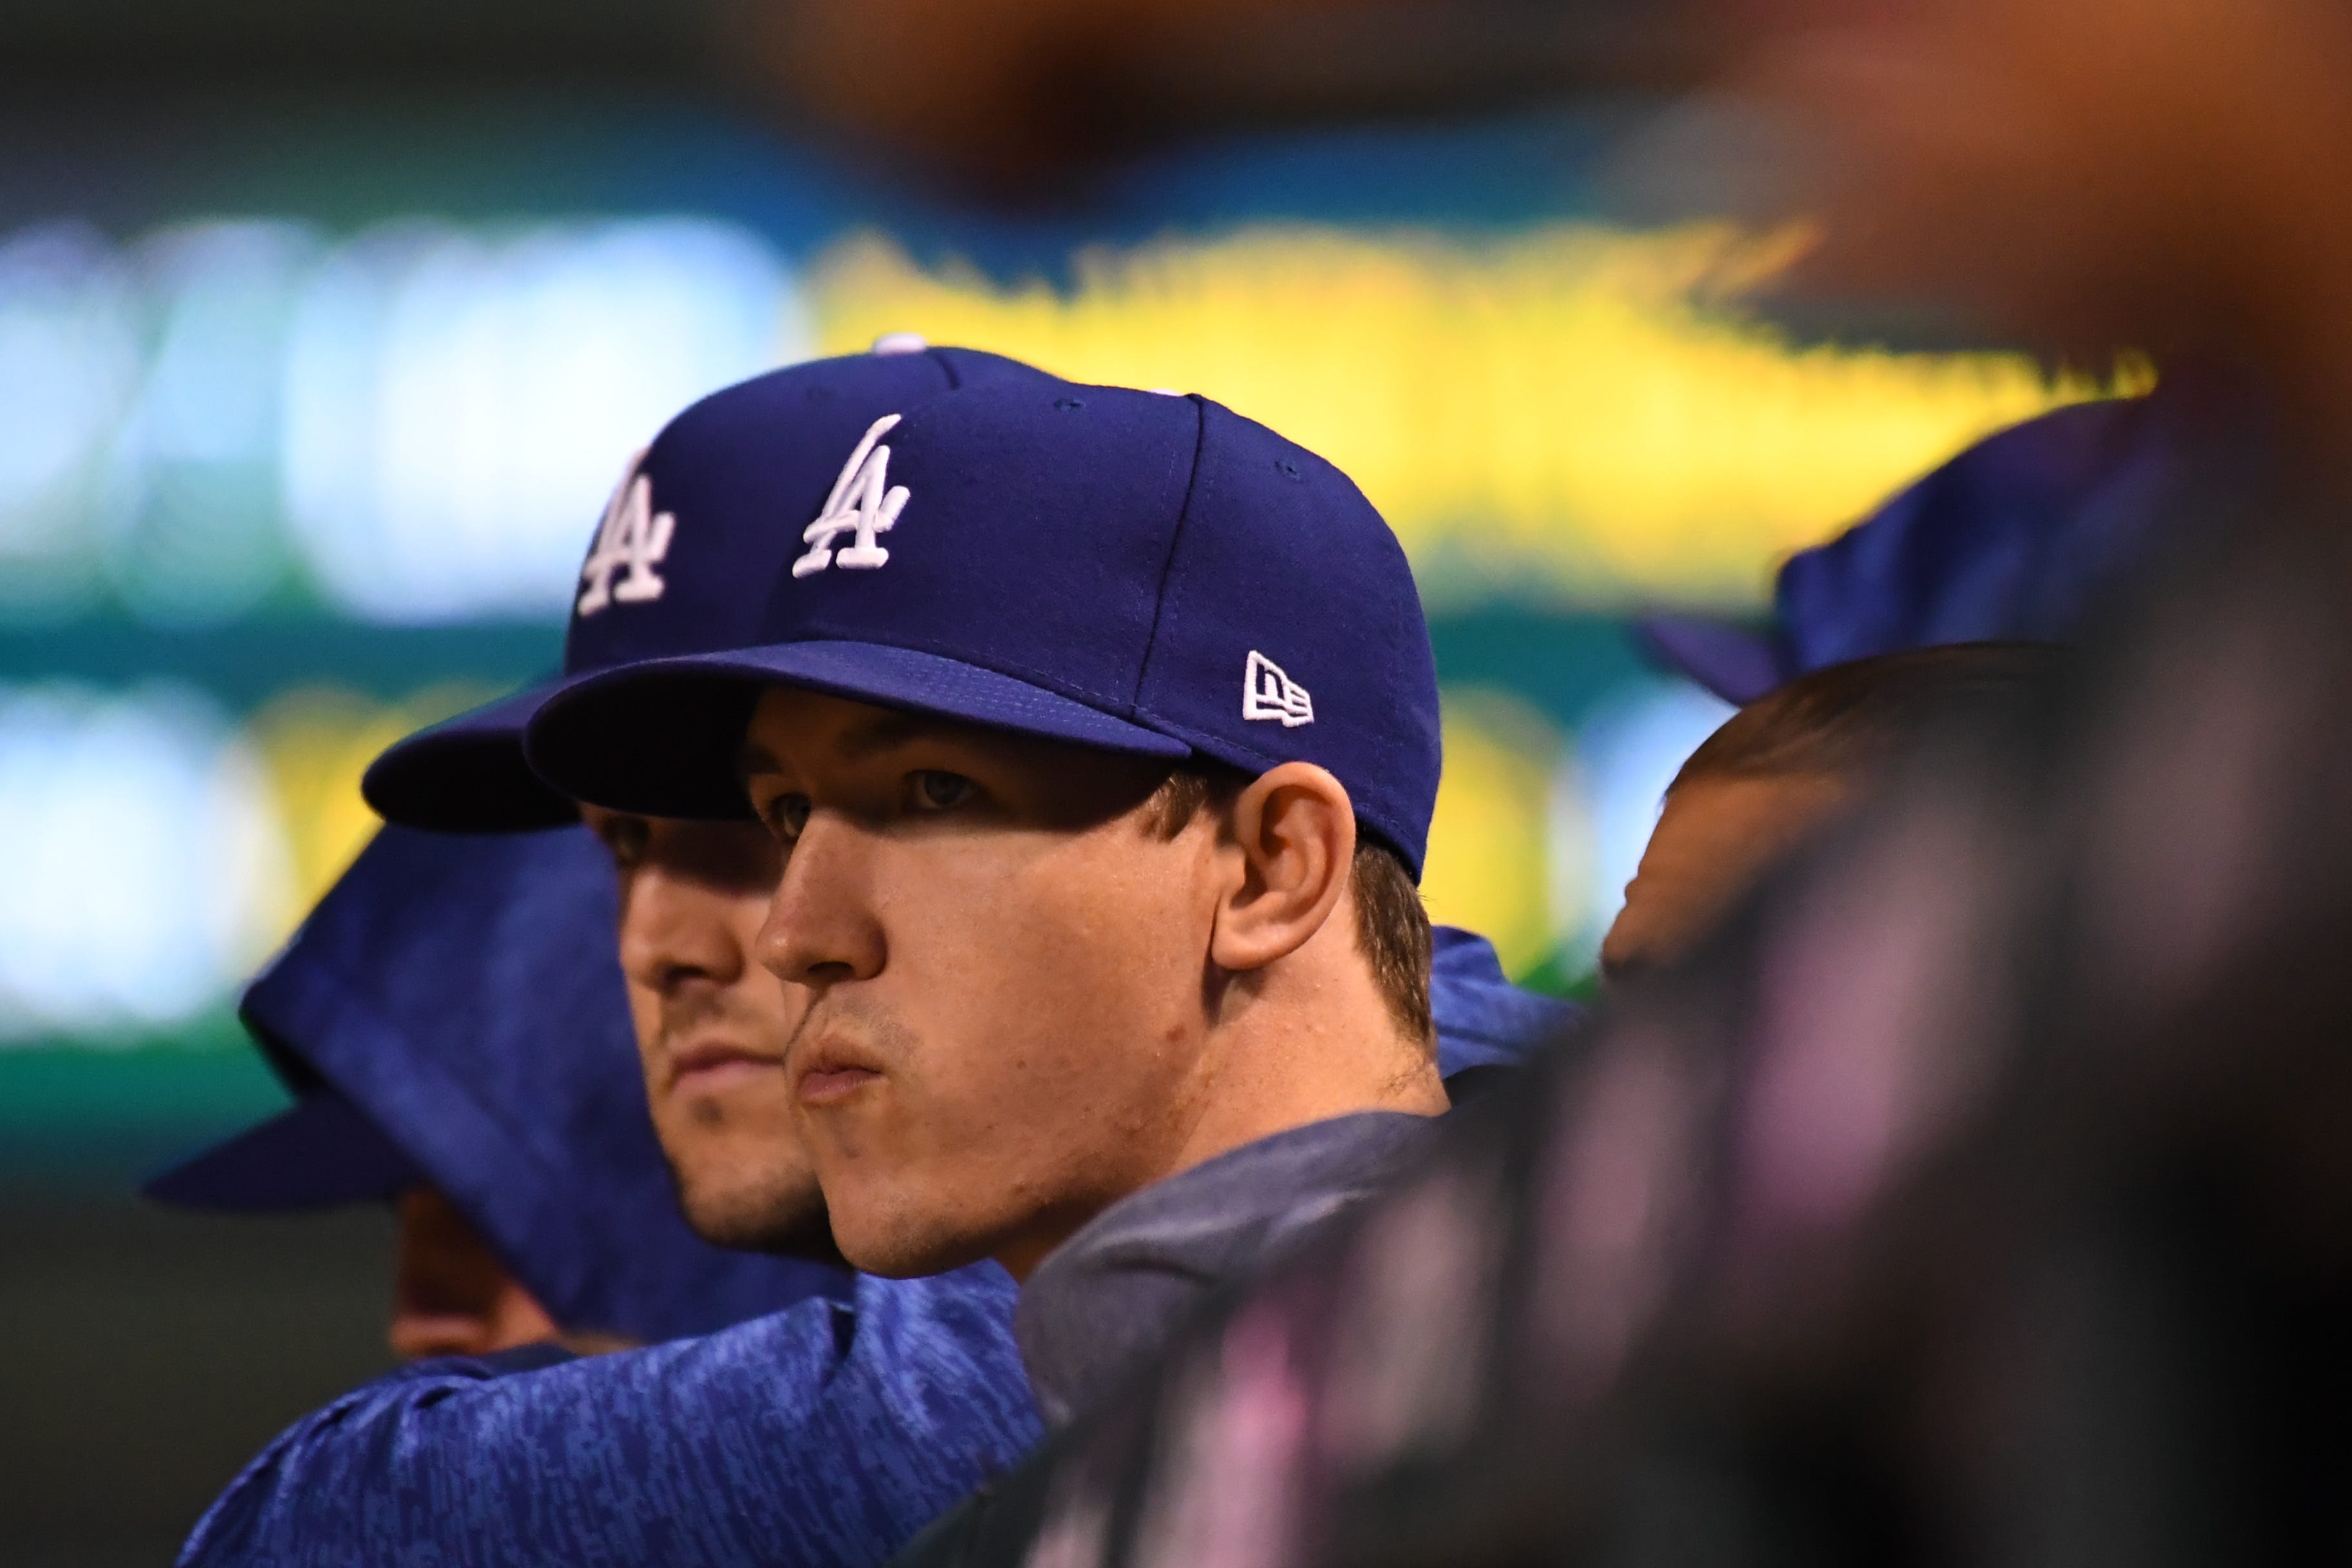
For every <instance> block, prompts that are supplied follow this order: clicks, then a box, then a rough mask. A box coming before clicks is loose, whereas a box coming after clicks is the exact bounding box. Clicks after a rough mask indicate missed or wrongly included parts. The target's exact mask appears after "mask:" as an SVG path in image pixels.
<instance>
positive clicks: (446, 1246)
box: [385, 1187, 559, 1361]
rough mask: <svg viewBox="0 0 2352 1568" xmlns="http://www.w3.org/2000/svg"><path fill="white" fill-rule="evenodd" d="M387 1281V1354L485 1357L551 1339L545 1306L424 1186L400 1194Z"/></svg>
mask: <svg viewBox="0 0 2352 1568" xmlns="http://www.w3.org/2000/svg"><path fill="white" fill-rule="evenodd" d="M394 1213H395V1215H397V1216H398V1220H399V1226H400V1234H399V1247H398V1252H397V1254H396V1257H397V1261H396V1263H395V1265H394V1272H393V1285H392V1328H391V1331H390V1332H389V1333H388V1334H387V1335H386V1336H385V1337H386V1338H387V1339H389V1340H390V1341H391V1342H392V1353H393V1354H394V1355H396V1356H399V1357H401V1358H402V1359H403V1360H404V1361H414V1360H416V1359H417V1358H419V1357H422V1356H435V1355H488V1354H489V1353H491V1352H493V1351H506V1350H512V1349H514V1348H515V1347H516V1346H518V1345H529V1344H537V1343H538V1342H540V1341H541V1340H551V1339H554V1338H556V1337H557V1334H558V1333H559V1330H558V1329H557V1327H556V1325H555V1322H554V1321H553V1320H552V1319H551V1318H549V1317H548V1315H547V1310H546V1309H545V1308H544V1307H541V1305H540V1304H539V1302H538V1301H537V1300H534V1299H533V1298H532V1296H531V1293H530V1291H529V1290H526V1289H523V1287H522V1284H521V1282H520V1280H518V1279H515V1277H514V1276H513V1275H511V1274H509V1273H508V1272H507V1270H506V1266H505V1265H504V1264H502V1263H500V1262H499V1260H498V1258H497V1256H496V1255H495V1254H494V1253H492V1252H491V1251H490V1248H489V1245H488V1243H487V1242H485V1241H483V1239H482V1238H481V1237H480V1235H479V1234H478V1232H476V1230H475V1229H474V1227H473V1226H471V1225H469V1224H467V1221H466V1216H465V1215H462V1214H459V1213H458V1212H457V1205H454V1204H452V1203H450V1201H449V1200H448V1199H447V1198H446V1197H443V1196H442V1195H441V1194H439V1193H437V1192H435V1191H434V1190H433V1189H432V1188H430V1187H417V1188H415V1189H413V1190H411V1191H409V1192H406V1193H403V1194H401V1195H400V1199H399V1201H398V1203H397V1204H395V1205H394Z"/></svg>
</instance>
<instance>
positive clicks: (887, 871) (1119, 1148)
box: [744, 690, 1219, 1275]
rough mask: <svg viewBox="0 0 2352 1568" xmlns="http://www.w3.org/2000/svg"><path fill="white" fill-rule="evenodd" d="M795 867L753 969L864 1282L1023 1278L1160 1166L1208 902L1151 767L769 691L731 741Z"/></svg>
mask: <svg viewBox="0 0 2352 1568" xmlns="http://www.w3.org/2000/svg"><path fill="white" fill-rule="evenodd" d="M744 766H745V777H746V782H747V783H748V784H749V785H750V790H751V800H752V805H754V807H755V808H756V809H757V810H758V812H759V814H760V816H761V821H762V822H763V823H765V824H767V825H768V826H769V827H770V828H771V829H772V831H773V832H774V834H775V835H776V837H777V839H778V841H779V842H780V843H782V845H783V846H784V848H785V862H784V867H783V874H782V880H781V881H780V882H779V883H778V884H777V887H776V891H775V898H774V900H773V902H772V905H771V906H770V909H769V913H768V921H767V927H766V930H765V931H763V932H762V933H761V957H762V958H763V960H764V961H765V962H766V963H768V964H769V966H770V967H771V968H772V969H773V970H774V971H775V973H777V974H778V975H780V976H782V978H784V979H785V980H786V981H788V982H790V983H791V985H792V988H793V992H794V994H796V995H797V996H799V997H801V998H803V999H804V1001H805V1004H806V1005H807V1008H808V1012H807V1016H806V1018H805V1021H804V1022H803V1025H802V1026H801V1028H800V1030H799V1031H798V1033H797V1034H795V1035H794V1037H793V1046H792V1051H791V1054H790V1058H789V1060H788V1062H787V1066H786V1075H787V1076H788V1077H789V1078H790V1079H791V1080H792V1084H793V1093H794V1096H795V1100H796V1104H797V1109H798V1110H799V1111H800V1113H801V1115H802V1118H803V1126H804V1127H805V1129H806V1132H807V1138H808V1146H809V1151H810V1154H811V1156H812V1157H813V1158H814V1161H815V1163H816V1170H817V1174H818V1176H819V1178H820V1179H821V1181H822V1182H823V1184H824V1194H825V1199H826V1203H827V1205H828V1207H829V1208H830V1210H831V1212H832V1216H833V1233H834V1237H835V1240H836V1241H838V1242H839V1243H840V1246H841V1249H842V1251H843V1253H844V1254H845V1255H846V1256H847V1257H848V1258H849V1259H850V1260H851V1261H852V1262H854V1263H856V1265H857V1266H858V1267H860V1268H866V1269H870V1270H873V1271H875V1272H877V1273H883V1274H895V1275H908V1274H919V1273H929V1272H934V1271H937V1270H939V1269H942V1268H952V1267H954V1266H957V1265H959V1264H963V1263H968V1262H971V1261H972V1260H974V1259H976V1258H982V1257H994V1258H998V1259H999V1260H1001V1261H1003V1262H1004V1263H1005V1264H1006V1265H1007V1266H1008V1267H1009V1268H1013V1270H1014V1272H1015V1273H1022V1272H1024V1271H1025V1269H1026V1268H1027V1267H1028V1266H1029V1265H1031V1264H1032V1263H1034V1261H1035V1259H1036V1258H1040V1257H1042V1256H1043V1255H1044V1254H1045V1252H1046V1251H1048V1250H1050V1249H1051V1248H1052V1247H1054V1246H1055V1244H1057V1243H1058V1242H1059V1241H1060V1240H1061V1239H1062V1238H1063V1237H1066V1235H1067V1234H1068V1233H1069V1231H1070V1230H1072V1229H1074V1228H1076V1226H1077V1225H1079V1224H1082V1223H1084V1221H1085V1220H1086V1219H1087V1218H1088V1217H1090V1216H1091V1215H1093V1214H1094V1213H1095V1212H1097V1210H1099V1209H1100V1208H1101V1207H1102V1206H1104V1205H1107V1204H1108V1203H1109V1202H1111V1201H1113V1200H1115V1199H1116V1198H1118V1197H1119V1196H1121V1195H1123V1194H1126V1193H1128V1192H1131V1191H1133V1190H1134V1189H1135V1188H1137V1187H1139V1186H1140V1185H1143V1184H1146V1183H1148V1182H1150V1180H1152V1179H1153V1178H1154V1177H1155V1176H1156V1175H1158V1174H1159V1173H1162V1172H1164V1171H1165V1170H1167V1169H1168V1168H1169V1166H1170V1163H1171V1160H1172V1158H1173V1152H1174V1150H1175V1149H1176V1148H1177V1147H1178V1146H1179V1144H1180V1143H1181V1137H1182V1129H1183V1128H1184V1127H1186V1126H1187V1125H1189V1124H1190V1122H1191V1121H1192V1117H1193V1115H1194V1114H1195V1112H1194V1108H1195V1107H1197V1105H1198V1104H1199V1103H1200V1100H1201V1099H1202V1089H1203V1087H1204V1086H1203V1085H1202V1084H1201V1083H1200V1082H1199V1081H1197V1079H1198V1076H1199V1063H1200V1062H1201V1060H1202V1055H1201V1052H1200V1046H1201V1041H1202V987H1203V984H1204V980H1205V974H1204V970H1203V963H1204V954H1205V952H1206V951H1207V947H1208V937H1209V932H1210V931H1211V928H1212V924H1213V920H1214V911H1215V909H1216V906H1217V900H1218V896H1219V893H1218V888H1217V885H1216V883H1215V881H1214V879H1213V875H1212V865H1213V862H1212V853H1213V845H1214V832H1215V830H1214V828H1213V826H1211V825H1210V824H1209V821H1208V818H1207V816H1203V818H1202V820H1201V821H1199V822H1196V823H1195V824H1194V825H1193V826H1192V827H1191V828H1188V829H1187V830H1185V831H1184V832H1183V833H1181V834H1179V835H1178V836H1177V837H1175V838H1173V839H1170V838H1168V837H1165V836H1164V835H1162V834H1160V833H1158V832H1156V831H1153V830H1152V829H1151V828H1150V827H1148V826H1146V819H1145V816H1144V814H1143V812H1142V810H1141V808H1142V807H1143V805H1144V804H1145V803H1146V802H1147V801H1148V800H1149V798H1150V795H1151V793H1152V790H1153V788H1154V787H1155V786H1156V784H1158V782H1159V780H1160V776H1161V775H1162V773H1164V772H1165V768H1164V766H1155V765H1153V764H1150V763H1138V762H1135V761H1133V760H1130V759H1126V758H1120V757H1115V756H1111V755H1108V754H1107V753H1102V752H1089V751H1085V750H1081V749H1079V748H1076V747H1067V746H1057V745H1052V744H1049V743H1046V742H1032V741H1025V740H1022V739H1019V738H1016V737H1011V736H1006V735H1003V734H1000V733H994V732H991V731H979V730H973V729H969V728H965V727H961V726H954V725H947V724H941V723H939V722H937V721H928V720H921V719H916V718H911V717H908V715H905V714H900V713H894V712H890V711H887V710H883V709H878V708H873V707H868V706H866V705H864V704H861V703H856V702H846V701H843V700H838V699H835V698H830V697H821V696H816V695H814V694H812V693H807V692H801V691H789V690H776V691H772V692H770V693H769V694H768V695H767V696H766V697H765V698H764V699H763V700H762V701H761V704H760V707H759V709H758V711H757V713H756V715H755V716H754V718H753V720H752V722H751V732H750V735H749V737H748V741H747V743H746V747H745V765H744Z"/></svg>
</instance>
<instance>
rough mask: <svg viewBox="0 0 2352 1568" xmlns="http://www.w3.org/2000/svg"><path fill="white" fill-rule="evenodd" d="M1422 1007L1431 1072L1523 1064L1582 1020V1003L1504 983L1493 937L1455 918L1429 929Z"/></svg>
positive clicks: (1506, 979) (1445, 1075)
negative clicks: (1431, 1050)
mask: <svg viewBox="0 0 2352 1568" xmlns="http://www.w3.org/2000/svg"><path fill="white" fill-rule="evenodd" d="M1430 936H1431V939H1432V940H1431V944H1430V945H1431V953H1430V965H1429V1013H1430V1019H1431V1021H1432V1022H1433V1023H1434V1024H1435V1025H1436V1026H1437V1072H1438V1076H1439V1077H1441V1078H1449V1079H1450V1078H1452V1077H1453V1076H1454V1074H1456V1073H1458V1072H1466V1071H1468V1070H1469V1069H1470V1068H1496V1067H1524V1066H1526V1065H1527V1064H1528V1062H1530V1061H1533V1060H1534V1059H1535V1058H1537V1057H1538V1055H1540V1054H1541V1053H1542V1052H1543V1051H1544V1050H1545V1049H1546V1048H1547V1047H1550V1046H1553V1045H1555V1044H1557V1043H1558V1042H1559V1040H1560V1039H1561V1038H1562V1037H1565V1036H1566V1035H1567V1034H1568V1033H1569V1031H1570V1030H1571V1029H1573V1028H1575V1027H1576V1026H1578V1025H1580V1024H1581V1023H1582V1022H1583V1021H1584V1017H1585V1013H1584V1009H1583V1008H1581V1007H1580V1006H1578V1005H1576V1004H1575V1003H1573V1002H1569V1001H1564V1000H1562V999H1561V998H1559V997H1558V996H1545V995H1542V994H1538V993H1537V992H1533V991H1529V990H1528V989H1526V988H1525V987H1523V986H1518V985H1514V984H1511V982H1510V979H1509V977H1507V975H1505V974H1504V973H1503V963H1502V960H1501V959H1500V958H1498V957H1496V953H1495V944H1494V943H1493V942H1488V941H1487V940H1486V938H1485V937H1483V936H1480V935H1479V934H1478V933H1477V932H1475V931H1464V930H1462V929H1461V928H1460V927H1459V926H1438V927H1435V928H1434V929H1433V931H1431V932H1430Z"/></svg>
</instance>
